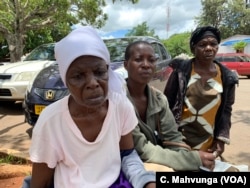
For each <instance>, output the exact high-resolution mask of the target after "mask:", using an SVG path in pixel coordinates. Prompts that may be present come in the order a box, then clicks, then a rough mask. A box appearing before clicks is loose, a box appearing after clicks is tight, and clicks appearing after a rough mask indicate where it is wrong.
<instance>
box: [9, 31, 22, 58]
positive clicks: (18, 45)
mask: <svg viewBox="0 0 250 188" xmlns="http://www.w3.org/2000/svg"><path fill="white" fill-rule="evenodd" d="M7 43H8V46H9V52H10V62H11V63H13V62H17V61H20V60H21V57H22V55H23V48H24V46H23V37H22V34H10V35H8V37H7Z"/></svg>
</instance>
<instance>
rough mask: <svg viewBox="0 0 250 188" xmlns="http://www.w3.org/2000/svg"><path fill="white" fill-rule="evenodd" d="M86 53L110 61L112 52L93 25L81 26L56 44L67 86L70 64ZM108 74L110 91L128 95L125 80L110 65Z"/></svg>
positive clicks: (59, 64) (56, 56) (56, 53)
mask: <svg viewBox="0 0 250 188" xmlns="http://www.w3.org/2000/svg"><path fill="white" fill-rule="evenodd" d="M84 55H91V56H95V57H99V58H101V59H103V60H104V61H105V62H106V64H109V63H110V54H109V51H108V49H107V47H106V45H105V43H104V42H103V40H102V39H101V37H100V36H99V35H98V33H97V32H96V30H95V29H94V28H93V27H91V26H80V27H78V28H77V29H75V30H73V31H71V33H69V34H68V35H67V36H66V37H64V38H63V39H62V40H60V41H59V42H57V43H56V44H55V58H56V61H57V63H58V66H59V72H60V75H61V78H62V81H63V82H64V84H65V86H66V73H67V70H68V68H69V66H70V65H71V63H72V62H73V61H74V60H75V59H76V58H78V57H80V56H84ZM108 74H109V91H110V90H112V91H115V92H118V93H122V94H125V95H126V91H125V89H124V84H125V80H124V79H123V78H121V77H120V76H119V75H118V74H117V73H115V72H113V71H112V70H111V68H110V66H109V70H108Z"/></svg>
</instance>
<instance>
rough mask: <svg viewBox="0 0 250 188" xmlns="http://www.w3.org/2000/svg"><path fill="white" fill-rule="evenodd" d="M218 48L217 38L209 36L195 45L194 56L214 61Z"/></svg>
mask: <svg viewBox="0 0 250 188" xmlns="http://www.w3.org/2000/svg"><path fill="white" fill-rule="evenodd" d="M218 49H219V44H218V41H217V40H216V38H214V37H212V36H207V37H205V38H203V39H201V40H200V41H199V42H197V44H195V45H194V56H195V57H196V58H197V59H201V60H210V61H212V60H213V59H214V57H215V55H216V53H217V52H218Z"/></svg>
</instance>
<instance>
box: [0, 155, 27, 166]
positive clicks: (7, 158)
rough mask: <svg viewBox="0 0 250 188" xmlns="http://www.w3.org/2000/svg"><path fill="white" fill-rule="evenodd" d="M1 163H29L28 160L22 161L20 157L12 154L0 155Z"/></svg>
mask: <svg viewBox="0 0 250 188" xmlns="http://www.w3.org/2000/svg"><path fill="white" fill-rule="evenodd" d="M1 163H7V164H26V163H28V161H27V160H26V159H22V158H19V157H16V156H14V155H11V154H3V153H0V164H1Z"/></svg>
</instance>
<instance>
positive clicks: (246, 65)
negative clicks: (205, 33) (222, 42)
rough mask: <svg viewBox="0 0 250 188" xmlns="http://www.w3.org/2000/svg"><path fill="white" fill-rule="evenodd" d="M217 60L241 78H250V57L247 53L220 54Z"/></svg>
mask: <svg viewBox="0 0 250 188" xmlns="http://www.w3.org/2000/svg"><path fill="white" fill-rule="evenodd" d="M215 59H216V60H218V61H219V62H221V63H222V64H223V65H225V66H226V67H228V68H229V69H231V70H232V71H235V72H236V73H237V74H238V75H240V76H247V77H248V78H250V55H249V54H245V53H218V54H217V55H216V57H215Z"/></svg>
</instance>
